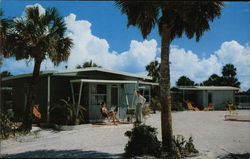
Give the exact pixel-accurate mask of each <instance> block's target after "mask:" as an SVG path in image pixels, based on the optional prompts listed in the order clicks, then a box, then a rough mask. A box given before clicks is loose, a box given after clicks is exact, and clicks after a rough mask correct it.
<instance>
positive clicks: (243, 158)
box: [219, 153, 250, 159]
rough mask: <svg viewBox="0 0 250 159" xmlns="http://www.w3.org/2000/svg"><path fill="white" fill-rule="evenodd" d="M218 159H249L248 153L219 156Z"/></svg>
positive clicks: (249, 154)
mask: <svg viewBox="0 0 250 159" xmlns="http://www.w3.org/2000/svg"><path fill="white" fill-rule="evenodd" d="M219 158H220V159H249V158H250V153H244V154H234V153H230V154H227V155H225V156H220V157H219Z"/></svg>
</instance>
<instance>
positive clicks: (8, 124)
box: [0, 109, 16, 139]
mask: <svg viewBox="0 0 250 159" xmlns="http://www.w3.org/2000/svg"><path fill="white" fill-rule="evenodd" d="M13 116H14V112H13V111H12V109H8V110H7V111H6V112H1V114H0V126H1V127H0V129H1V131H0V135H1V139H5V138H8V137H9V136H10V135H11V134H12V135H14V136H15V131H16V129H15V125H14V123H13V122H12V121H11V118H13Z"/></svg>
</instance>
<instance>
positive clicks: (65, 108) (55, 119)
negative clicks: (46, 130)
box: [50, 99, 86, 125]
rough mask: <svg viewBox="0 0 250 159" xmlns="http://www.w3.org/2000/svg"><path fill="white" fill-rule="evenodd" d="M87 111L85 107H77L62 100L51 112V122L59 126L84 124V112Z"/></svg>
mask: <svg viewBox="0 0 250 159" xmlns="http://www.w3.org/2000/svg"><path fill="white" fill-rule="evenodd" d="M85 111H86V109H85V108H84V107H83V106H80V105H79V106H78V116H76V114H77V107H76V106H74V105H73V104H71V103H68V102H67V101H66V100H64V99H61V100H60V101H59V103H58V104H55V105H54V106H53V107H52V108H51V110H50V121H51V123H54V124H58V125H75V124H81V123H84V121H85V118H84V112H85Z"/></svg>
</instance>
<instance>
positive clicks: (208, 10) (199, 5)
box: [115, 0, 223, 152]
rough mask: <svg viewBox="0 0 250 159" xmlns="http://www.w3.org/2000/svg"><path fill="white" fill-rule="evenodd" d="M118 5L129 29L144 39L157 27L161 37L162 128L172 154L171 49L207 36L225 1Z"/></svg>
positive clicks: (120, 1)
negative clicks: (173, 43)
mask: <svg viewBox="0 0 250 159" xmlns="http://www.w3.org/2000/svg"><path fill="white" fill-rule="evenodd" d="M115 4H116V6H117V7H118V8H119V9H121V12H122V13H123V14H126V15H127V18H128V23H127V26H131V25H132V26H136V27H138V28H139V29H140V31H141V33H142V36H143V38H146V37H147V35H149V33H150V32H151V30H152V29H153V28H154V26H155V25H156V24H158V31H159V33H160V36H161V65H160V93H161V105H162V111H161V127H162V142H163V147H164V148H165V150H166V151H167V152H172V148H173V146H172V145H173V144H172V117H171V96H170V68H169V47H170V43H171V41H172V40H173V39H175V38H177V37H181V36H182V34H183V33H185V34H186V35H187V37H188V38H189V39H190V38H193V37H194V36H195V37H196V40H197V41H199V39H200V37H201V36H202V35H203V33H204V32H205V31H207V30H209V29H210V28H209V21H213V19H214V18H215V17H217V16H220V14H221V8H222V7H223V2H216V1H207V2H199V1H193V2H185V1H180V2H179V1H148V0H140V1H136V0H135V1H132V0H127V1H123V0H116V3H115Z"/></svg>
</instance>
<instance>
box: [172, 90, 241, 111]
mask: <svg viewBox="0 0 250 159" xmlns="http://www.w3.org/2000/svg"><path fill="white" fill-rule="evenodd" d="M177 88H178V91H175V92H173V93H172V96H176V97H179V99H178V98H176V97H174V98H175V99H177V100H181V101H185V100H189V101H191V102H192V103H193V106H195V107H198V108H199V109H203V108H205V107H207V106H208V104H209V103H210V102H212V103H213V104H215V107H214V109H215V110H225V109H226V102H232V103H235V93H236V92H238V91H239V90H240V89H239V88H236V87H230V86H185V87H177Z"/></svg>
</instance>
